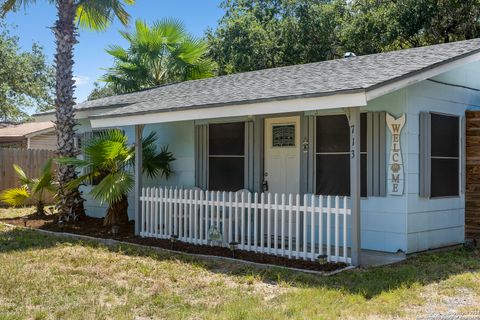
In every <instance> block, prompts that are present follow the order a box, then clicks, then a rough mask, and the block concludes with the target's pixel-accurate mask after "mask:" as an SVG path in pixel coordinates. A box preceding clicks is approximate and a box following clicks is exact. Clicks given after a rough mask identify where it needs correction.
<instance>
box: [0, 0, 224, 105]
mask: <svg viewBox="0 0 480 320" xmlns="http://www.w3.org/2000/svg"><path fill="white" fill-rule="evenodd" d="M48 2H49V1H46V0H43V1H37V2H36V4H32V5H30V6H29V7H28V8H27V9H26V10H24V9H23V8H22V9H21V10H19V11H17V12H10V13H9V14H8V15H7V17H6V21H7V23H9V24H11V25H13V26H12V34H15V35H17V36H18V37H19V38H20V45H21V46H22V49H24V50H28V49H29V48H30V47H31V46H32V44H33V43H34V42H36V43H39V44H40V45H42V46H43V47H44V52H45V54H47V56H48V59H49V61H50V62H53V55H54V53H55V44H54V36H53V34H52V32H51V30H50V27H51V26H53V23H54V22H55V19H56V8H55V6H53V5H50V4H49V3H48ZM136 2H137V3H136V4H135V5H133V6H127V10H128V12H129V13H130V15H131V21H132V22H133V21H135V20H136V19H142V20H145V21H147V22H149V23H151V22H153V21H155V20H157V19H162V18H170V17H171V18H177V19H180V20H182V21H183V22H184V23H185V26H186V29H187V31H188V32H190V33H191V34H193V35H195V36H199V37H201V36H203V35H204V34H205V31H206V30H207V28H209V27H210V28H215V27H216V25H217V22H218V20H219V19H220V18H221V17H222V15H223V10H222V9H220V8H219V4H220V0H137V1H136ZM132 25H133V24H132V23H131V24H130V28H129V27H123V26H122V24H121V23H119V22H118V21H115V22H114V23H113V24H112V25H111V26H110V28H109V29H108V30H107V31H104V32H95V31H89V30H80V31H79V43H78V44H77V45H76V46H75V57H74V58H75V65H74V76H75V80H76V86H77V88H76V92H75V96H76V98H77V100H76V101H77V102H82V101H84V100H86V98H87V96H88V94H89V93H90V92H91V90H92V88H93V83H94V82H95V81H96V80H98V78H99V77H100V76H102V75H103V74H104V71H103V70H101V68H108V67H110V66H111V65H112V61H113V60H112V59H111V57H110V56H109V55H108V54H107V53H106V52H105V48H107V47H108V46H109V45H110V44H119V45H122V46H123V47H125V48H126V46H127V43H126V41H125V40H124V39H123V38H122V37H121V36H120V35H119V33H118V30H129V29H131V26H132Z"/></svg>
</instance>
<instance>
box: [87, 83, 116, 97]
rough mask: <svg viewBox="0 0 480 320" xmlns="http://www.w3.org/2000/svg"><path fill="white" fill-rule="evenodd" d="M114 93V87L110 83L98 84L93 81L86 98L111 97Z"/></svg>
mask: <svg viewBox="0 0 480 320" xmlns="http://www.w3.org/2000/svg"><path fill="white" fill-rule="evenodd" d="M115 94H116V92H115V88H114V87H113V86H112V85H111V84H107V85H105V86H100V84H98V82H94V83H93V89H92V91H91V92H90V94H89V95H88V97H87V100H95V99H100V98H105V97H111V96H114V95H115Z"/></svg>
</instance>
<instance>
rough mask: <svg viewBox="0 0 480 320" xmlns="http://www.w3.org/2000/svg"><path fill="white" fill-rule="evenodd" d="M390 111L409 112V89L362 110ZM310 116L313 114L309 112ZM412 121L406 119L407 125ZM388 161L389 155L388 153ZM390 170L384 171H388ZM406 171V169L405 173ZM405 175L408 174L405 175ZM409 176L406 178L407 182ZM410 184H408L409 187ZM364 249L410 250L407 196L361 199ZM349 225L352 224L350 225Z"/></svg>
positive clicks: (404, 145) (404, 143)
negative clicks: (408, 248)
mask: <svg viewBox="0 0 480 320" xmlns="http://www.w3.org/2000/svg"><path fill="white" fill-rule="evenodd" d="M361 111H362V112H368V111H387V112H389V113H390V114H392V115H394V116H395V117H398V116H400V115H401V114H402V113H404V112H407V111H406V89H402V90H399V91H396V92H394V93H391V94H388V95H385V96H382V97H380V98H377V99H375V100H373V101H371V102H369V103H368V105H367V106H366V107H363V108H362V109H361ZM342 113H344V110H341V109H332V110H323V111H320V112H315V113H314V114H316V115H328V114H342ZM309 114H311V113H309ZM408 122H409V120H408V118H407V124H408ZM386 132H387V139H386V141H387V147H386V150H387V153H388V152H389V150H390V138H391V137H390V132H389V130H388V129H386ZM406 132H407V130H406V128H404V129H403V130H402V134H401V143H402V157H403V160H404V165H405V166H406V162H407V133H406ZM387 159H388V154H387ZM386 169H387V168H385V170H386ZM405 172H406V170H405ZM405 175H406V174H405ZM406 178H407V177H405V179H406ZM406 183H407V182H405V184H406ZM360 212H361V213H360V218H361V222H360V224H361V241H362V245H361V247H362V249H368V250H376V251H385V252H391V253H395V252H397V251H399V250H400V251H403V252H406V251H407V217H406V212H407V201H406V196H390V195H387V196H386V197H373V196H369V197H362V199H361V207H360ZM349 225H350V224H349Z"/></svg>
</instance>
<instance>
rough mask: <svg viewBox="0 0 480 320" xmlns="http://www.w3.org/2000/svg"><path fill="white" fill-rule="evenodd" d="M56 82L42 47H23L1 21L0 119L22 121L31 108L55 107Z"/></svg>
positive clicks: (40, 109)
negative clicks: (24, 48) (26, 48)
mask: <svg viewBox="0 0 480 320" xmlns="http://www.w3.org/2000/svg"><path fill="white" fill-rule="evenodd" d="M54 86H55V72H54V68H53V67H52V66H51V65H50V64H48V62H47V59H46V57H45V54H44V53H43V49H42V47H41V46H39V45H38V44H34V45H33V46H32V48H31V50H30V51H22V50H21V49H20V46H19V43H18V38H17V37H15V36H12V35H11V34H10V33H9V31H8V30H7V29H6V26H5V25H4V24H0V121H12V122H19V121H23V120H26V119H27V118H28V111H45V110H47V109H51V108H53V107H54V104H53V90H54Z"/></svg>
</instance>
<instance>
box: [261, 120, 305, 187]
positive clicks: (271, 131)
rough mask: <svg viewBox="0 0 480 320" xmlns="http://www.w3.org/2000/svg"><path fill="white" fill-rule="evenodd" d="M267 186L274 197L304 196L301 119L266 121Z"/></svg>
mask: <svg viewBox="0 0 480 320" xmlns="http://www.w3.org/2000/svg"><path fill="white" fill-rule="evenodd" d="M264 159H265V160H264V167H265V169H264V186H266V185H268V191H269V192H272V193H285V194H288V193H292V194H297V193H299V192H300V117H299V116H293V117H282V118H267V119H265V154H264Z"/></svg>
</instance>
